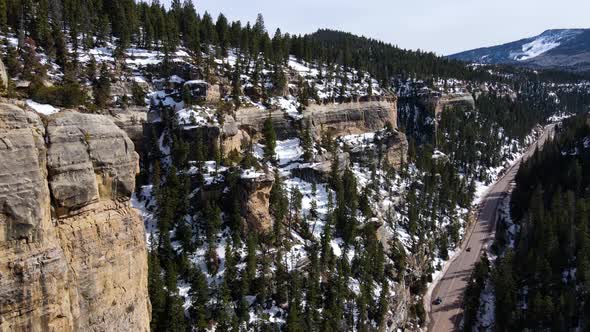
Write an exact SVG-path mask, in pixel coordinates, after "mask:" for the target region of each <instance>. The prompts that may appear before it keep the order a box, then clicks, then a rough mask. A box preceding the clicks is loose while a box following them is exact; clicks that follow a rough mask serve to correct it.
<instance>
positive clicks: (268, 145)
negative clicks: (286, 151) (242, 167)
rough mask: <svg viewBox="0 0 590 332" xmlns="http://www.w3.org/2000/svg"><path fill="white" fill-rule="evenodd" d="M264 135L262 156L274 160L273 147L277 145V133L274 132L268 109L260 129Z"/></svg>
mask: <svg viewBox="0 0 590 332" xmlns="http://www.w3.org/2000/svg"><path fill="white" fill-rule="evenodd" d="M262 134H263V135H264V144H265V145H264V158H265V160H267V161H271V162H273V163H274V162H275V161H276V160H275V148H276V146H277V134H276V132H275V129H274V126H273V123H272V117H271V113H270V111H269V113H268V116H267V117H266V120H264V126H263V129H262Z"/></svg>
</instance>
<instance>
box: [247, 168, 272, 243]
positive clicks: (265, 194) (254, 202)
mask: <svg viewBox="0 0 590 332" xmlns="http://www.w3.org/2000/svg"><path fill="white" fill-rule="evenodd" d="M240 184H241V186H240V187H241V189H242V191H241V197H242V199H241V200H240V204H241V209H242V215H243V216H244V217H245V219H246V222H247V224H248V227H249V228H250V229H254V230H256V231H257V232H268V231H270V230H271V228H272V218H271V216H270V203H269V200H270V191H271V190H272V186H273V184H274V178H273V177H272V175H271V174H267V175H265V176H264V177H262V178H254V179H241V182H240Z"/></svg>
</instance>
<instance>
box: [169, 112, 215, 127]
mask: <svg viewBox="0 0 590 332" xmlns="http://www.w3.org/2000/svg"><path fill="white" fill-rule="evenodd" d="M215 113H216V110H215V109H211V108H209V107H200V106H192V107H190V108H184V109H181V110H180V111H178V112H176V115H177V117H178V123H179V124H180V125H182V126H184V129H185V130H188V129H194V128H198V127H203V126H207V125H213V126H215V125H218V121H217V117H216V116H215Z"/></svg>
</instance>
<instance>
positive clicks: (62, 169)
mask: <svg viewBox="0 0 590 332" xmlns="http://www.w3.org/2000/svg"><path fill="white" fill-rule="evenodd" d="M137 162H138V157H137V154H136V153H135V151H134V146H133V143H132V142H131V140H130V139H129V138H128V137H127V135H126V134H125V133H124V132H123V131H122V130H120V129H119V128H118V127H117V126H116V125H115V124H114V123H113V122H112V121H111V120H109V119H108V118H107V117H104V116H99V115H87V114H79V113H74V112H62V113H58V114H55V115H53V116H51V117H49V118H47V119H43V121H42V120H41V119H40V118H39V116H38V115H37V114H35V113H33V112H31V111H25V110H23V109H20V108H18V107H16V106H14V105H10V104H1V105H0V236H1V237H0V252H1V256H0V331H77V330H81V331H148V330H149V321H150V304H149V299H148V292H147V255H146V247H145V237H144V229H143V223H142V222H141V220H140V219H139V217H138V216H137V214H136V213H135V211H134V210H133V209H132V208H131V207H130V204H129V198H130V195H131V192H132V191H133V188H134V185H135V179H134V178H135V174H136V172H137Z"/></svg>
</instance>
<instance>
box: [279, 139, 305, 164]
mask: <svg viewBox="0 0 590 332" xmlns="http://www.w3.org/2000/svg"><path fill="white" fill-rule="evenodd" d="M275 155H276V157H277V159H278V161H279V165H281V166H284V165H288V164H290V163H292V162H294V161H297V160H299V159H300V158H301V156H303V149H302V148H301V142H300V140H299V138H292V139H288V140H284V141H277V146H276V149H275Z"/></svg>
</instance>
